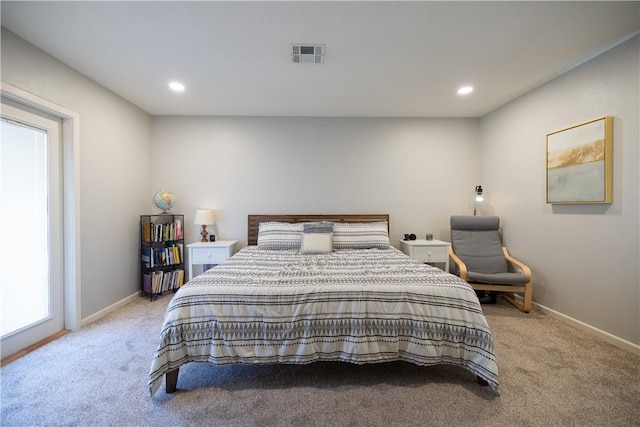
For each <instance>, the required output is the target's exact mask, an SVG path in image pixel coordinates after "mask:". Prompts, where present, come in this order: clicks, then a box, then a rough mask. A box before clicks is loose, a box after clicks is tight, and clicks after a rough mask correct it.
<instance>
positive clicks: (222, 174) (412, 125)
mask: <svg viewBox="0 0 640 427" xmlns="http://www.w3.org/2000/svg"><path fill="white" fill-rule="evenodd" d="M477 137H478V121H477V120H475V119H377V118H376V119H367V118H251V117H232V118H231V117H155V118H154V119H153V149H152V171H153V172H152V177H153V178H152V182H153V185H154V189H161V188H167V189H170V190H172V191H173V192H174V193H175V194H176V197H177V199H178V205H179V206H178V207H177V211H180V212H182V213H184V214H185V215H186V218H185V220H186V223H187V224H186V226H187V229H186V230H187V233H188V236H189V238H190V239H191V241H194V240H198V239H199V237H200V236H199V234H198V230H197V229H196V227H193V226H192V225H191V222H192V221H193V215H194V212H195V210H196V209H202V208H211V209H214V210H216V211H217V217H218V221H217V224H216V234H217V235H218V237H220V238H225V239H234V240H236V239H237V240H240V241H241V242H242V245H244V244H245V242H246V236H247V214H250V213H253V214H265V213H389V214H390V215H391V238H392V242H393V243H394V244H396V246H397V240H398V239H400V238H401V236H402V235H403V234H404V233H408V232H412V233H416V234H418V235H421V236H423V235H424V234H425V233H427V232H430V233H433V234H434V235H435V236H436V238H438V237H439V238H442V239H446V240H448V234H449V231H448V227H449V225H448V221H449V216H450V215H451V214H452V213H470V212H471V210H470V209H471V208H470V207H469V203H468V202H469V198H468V197H467V195H469V194H470V192H471V190H472V189H473V186H474V185H475V183H476V180H477V179H476V178H477V176H478V173H477V157H478V145H479V144H478V140H477ZM176 163H178V164H180V163H184V166H185V167H179V168H171V167H168V165H170V164H176Z"/></svg>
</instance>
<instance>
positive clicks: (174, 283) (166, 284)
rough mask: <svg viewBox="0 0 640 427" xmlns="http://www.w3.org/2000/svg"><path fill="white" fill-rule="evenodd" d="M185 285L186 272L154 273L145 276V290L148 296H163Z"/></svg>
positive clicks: (177, 270) (178, 270)
mask: <svg viewBox="0 0 640 427" xmlns="http://www.w3.org/2000/svg"><path fill="white" fill-rule="evenodd" d="M183 284H184V270H182V269H176V270H173V271H161V270H159V271H153V272H151V273H149V274H144V275H143V288H142V289H143V290H144V291H145V292H146V293H148V294H161V293H163V292H167V291H171V290H174V289H178V288H179V287H181V286H182V285H183Z"/></svg>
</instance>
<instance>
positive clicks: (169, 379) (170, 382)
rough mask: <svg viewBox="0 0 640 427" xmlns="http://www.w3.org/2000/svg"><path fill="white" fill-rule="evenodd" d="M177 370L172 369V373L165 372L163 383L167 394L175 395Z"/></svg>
mask: <svg viewBox="0 0 640 427" xmlns="http://www.w3.org/2000/svg"><path fill="white" fill-rule="evenodd" d="M179 371H180V369H179V368H176V369H174V370H173V371H169V372H167V374H166V376H165V383H166V388H167V393H175V391H176V389H177V388H178V372H179Z"/></svg>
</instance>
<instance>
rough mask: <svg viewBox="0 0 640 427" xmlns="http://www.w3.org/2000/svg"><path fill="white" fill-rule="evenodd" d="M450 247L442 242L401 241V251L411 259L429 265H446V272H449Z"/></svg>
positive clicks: (447, 243)
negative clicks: (436, 263)
mask: <svg viewBox="0 0 640 427" xmlns="http://www.w3.org/2000/svg"><path fill="white" fill-rule="evenodd" d="M449 246H451V243H449V242H444V241H442V240H435V239H434V240H424V239H422V240H400V250H402V252H404V253H405V254H407V255H409V256H410V257H411V258H413V259H415V260H417V261H421V262H424V263H427V264H431V263H435V262H438V263H444V271H446V272H449Z"/></svg>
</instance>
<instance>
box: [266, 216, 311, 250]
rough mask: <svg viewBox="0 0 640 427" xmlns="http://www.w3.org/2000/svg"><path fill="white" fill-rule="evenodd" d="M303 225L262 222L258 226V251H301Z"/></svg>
mask: <svg viewBox="0 0 640 427" xmlns="http://www.w3.org/2000/svg"><path fill="white" fill-rule="evenodd" d="M301 243H302V223H292V224H290V223H287V222H275V221H268V222H261V223H260V225H259V226H258V249H267V250H282V249H300V244H301Z"/></svg>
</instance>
